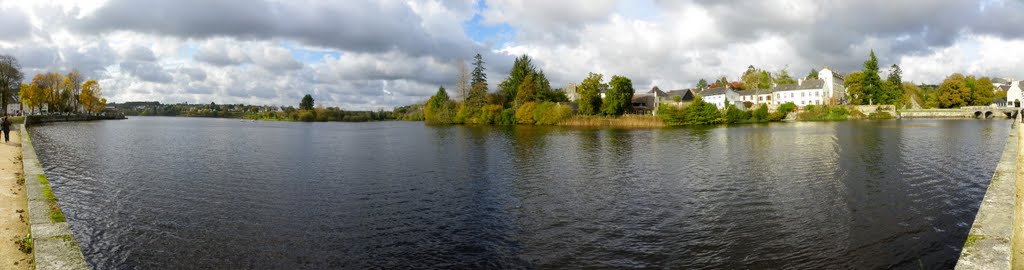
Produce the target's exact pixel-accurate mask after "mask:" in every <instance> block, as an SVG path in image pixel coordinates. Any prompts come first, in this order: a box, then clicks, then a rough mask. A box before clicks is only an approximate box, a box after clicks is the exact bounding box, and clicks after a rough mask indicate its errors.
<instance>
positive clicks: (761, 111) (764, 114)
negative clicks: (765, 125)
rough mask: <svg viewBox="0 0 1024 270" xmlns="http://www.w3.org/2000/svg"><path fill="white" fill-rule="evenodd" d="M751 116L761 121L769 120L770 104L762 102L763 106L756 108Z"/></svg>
mask: <svg viewBox="0 0 1024 270" xmlns="http://www.w3.org/2000/svg"><path fill="white" fill-rule="evenodd" d="M751 118H753V119H754V121H758V122H760V121H767V120H768V105H765V104H761V106H758V107H757V109H754V112H753V113H751Z"/></svg>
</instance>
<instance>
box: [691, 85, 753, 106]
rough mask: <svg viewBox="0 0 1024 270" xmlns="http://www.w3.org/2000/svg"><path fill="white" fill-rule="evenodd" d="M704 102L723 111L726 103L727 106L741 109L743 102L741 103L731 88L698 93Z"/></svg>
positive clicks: (738, 96) (737, 94)
mask: <svg viewBox="0 0 1024 270" xmlns="http://www.w3.org/2000/svg"><path fill="white" fill-rule="evenodd" d="M700 95H701V97H702V98H704V102H707V103H711V104H715V107H718V109H724V108H725V104H726V101H728V103H729V104H733V105H736V107H739V108H743V107H742V106H743V101H741V98H740V94H739V93H736V91H733V90H732V88H728V87H719V88H712V89H708V90H704V91H702V92H700Z"/></svg>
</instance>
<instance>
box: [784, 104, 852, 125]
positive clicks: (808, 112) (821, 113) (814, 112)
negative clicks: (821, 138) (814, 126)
mask: <svg viewBox="0 0 1024 270" xmlns="http://www.w3.org/2000/svg"><path fill="white" fill-rule="evenodd" d="M849 116H850V113H849V111H847V110H846V107H843V106H814V105H807V107H804V111H803V112H801V113H800V114H798V115H797V118H799V119H800V120H803V121H842V120H846V119H847V118H849Z"/></svg>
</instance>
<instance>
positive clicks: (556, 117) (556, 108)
mask: <svg viewBox="0 0 1024 270" xmlns="http://www.w3.org/2000/svg"><path fill="white" fill-rule="evenodd" d="M570 116H572V108H571V107H569V106H567V105H559V104H556V103H554V102H544V103H541V104H540V105H538V106H537V109H535V110H534V111H533V120H534V121H535V122H536V124H538V125H556V124H558V123H560V122H562V121H563V120H565V119H568V118H569V117H570Z"/></svg>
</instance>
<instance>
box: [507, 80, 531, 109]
mask: <svg viewBox="0 0 1024 270" xmlns="http://www.w3.org/2000/svg"><path fill="white" fill-rule="evenodd" d="M533 77H534V75H533V74H527V75H526V78H524V79H523V81H522V82H521V83H519V88H518V89H516V91H515V93H516V96H515V99H514V100H513V101H512V108H519V106H522V105H523V104H525V103H527V102H533V101H535V100H536V96H537V85H536V84H534V83H533Z"/></svg>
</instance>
